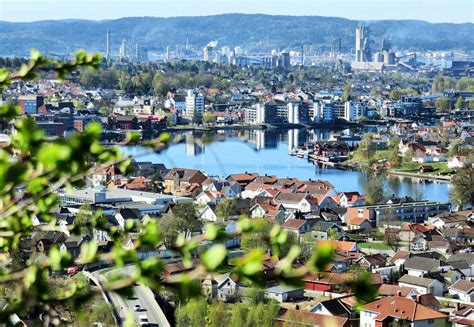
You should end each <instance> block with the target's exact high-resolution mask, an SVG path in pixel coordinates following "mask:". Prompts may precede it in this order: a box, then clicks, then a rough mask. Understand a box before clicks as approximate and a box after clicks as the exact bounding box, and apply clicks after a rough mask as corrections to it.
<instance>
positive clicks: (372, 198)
mask: <svg viewBox="0 0 474 327" xmlns="http://www.w3.org/2000/svg"><path fill="white" fill-rule="evenodd" d="M383 181H384V180H383V178H382V177H378V176H377V177H369V178H368V180H367V183H366V185H365V202H366V203H367V204H375V203H378V202H380V201H382V200H383V198H384V183H383Z"/></svg>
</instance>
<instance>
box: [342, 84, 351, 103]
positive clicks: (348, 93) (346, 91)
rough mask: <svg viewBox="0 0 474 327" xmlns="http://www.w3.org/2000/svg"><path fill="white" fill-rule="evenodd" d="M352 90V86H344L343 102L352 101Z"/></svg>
mask: <svg viewBox="0 0 474 327" xmlns="http://www.w3.org/2000/svg"><path fill="white" fill-rule="evenodd" d="M351 90H352V86H351V84H348V83H346V84H344V92H343V93H342V98H341V100H342V101H344V102H345V101H349V100H350V99H351Z"/></svg>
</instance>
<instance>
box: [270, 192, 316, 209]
mask: <svg viewBox="0 0 474 327" xmlns="http://www.w3.org/2000/svg"><path fill="white" fill-rule="evenodd" d="M275 201H276V202H278V203H280V204H281V205H282V206H283V207H284V208H285V210H287V211H288V212H295V211H299V212H311V211H312V210H313V209H315V206H314V205H313V204H312V203H311V202H310V197H309V195H308V194H303V193H279V194H278V195H277V196H276V197H275Z"/></svg>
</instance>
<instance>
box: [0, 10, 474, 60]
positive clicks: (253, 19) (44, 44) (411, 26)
mask: <svg viewBox="0 0 474 327" xmlns="http://www.w3.org/2000/svg"><path fill="white" fill-rule="evenodd" d="M361 23H362V24H364V25H369V26H370V31H371V35H372V40H373V41H374V45H373V47H374V48H379V44H380V43H379V42H380V40H381V38H382V37H386V38H391V39H392V45H393V46H394V47H395V48H396V49H415V48H416V49H420V50H429V49H453V48H456V49H467V50H474V37H473V36H474V24H470V23H466V24H449V23H443V24H432V23H428V22H424V21H416V20H401V21H400V20H399V21H395V20H381V21H369V22H359V21H356V20H349V19H343V18H336V17H320V16H271V15H260V14H256V15H246V14H225V15H216V16H204V17H173V18H154V17H130V18H121V19H116V20H104V21H91V20H58V21H38V22H31V23H11V22H5V21H0V56H5V55H26V54H27V53H28V51H29V49H30V48H37V49H39V50H41V51H43V52H46V53H57V54H60V53H64V52H66V51H71V50H73V49H77V48H84V49H86V50H89V51H104V50H105V33H106V30H107V29H110V31H111V47H112V52H113V53H117V52H118V48H119V46H120V42H121V41H122V40H123V39H125V40H127V44H129V45H132V44H135V43H137V42H138V43H139V44H140V45H141V46H142V47H144V48H147V49H149V50H159V49H164V48H166V46H170V47H171V49H174V48H175V45H176V44H185V43H186V39H188V40H189V44H191V45H194V46H198V47H202V46H204V45H205V44H207V43H208V42H209V41H212V40H217V41H219V46H223V45H229V46H241V47H244V48H248V49H253V50H255V49H262V50H265V51H268V50H271V49H273V48H275V49H278V48H280V49H283V48H297V47H301V44H303V43H305V44H313V45H316V46H318V47H319V46H320V47H326V48H327V47H329V46H330V44H331V42H332V41H334V40H335V39H336V38H341V39H342V47H343V49H345V50H348V49H350V48H353V47H354V39H355V31H354V30H355V28H356V27H357V26H358V25H359V24H361Z"/></svg>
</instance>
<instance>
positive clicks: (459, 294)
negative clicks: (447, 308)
mask: <svg viewBox="0 0 474 327" xmlns="http://www.w3.org/2000/svg"><path fill="white" fill-rule="evenodd" d="M448 291H449V294H450V295H451V297H453V298H457V299H459V300H461V301H463V302H466V303H469V304H474V282H471V281H468V280H465V279H459V280H458V281H456V282H455V283H454V284H453V285H451V286H450V287H449V288H448Z"/></svg>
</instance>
